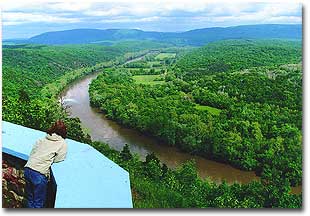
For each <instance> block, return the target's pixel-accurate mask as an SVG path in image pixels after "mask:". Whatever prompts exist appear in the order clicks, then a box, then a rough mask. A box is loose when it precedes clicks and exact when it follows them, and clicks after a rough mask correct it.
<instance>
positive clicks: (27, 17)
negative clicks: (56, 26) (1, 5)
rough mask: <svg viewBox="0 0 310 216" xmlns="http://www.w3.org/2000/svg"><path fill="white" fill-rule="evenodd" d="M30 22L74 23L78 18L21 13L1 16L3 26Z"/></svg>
mask: <svg viewBox="0 0 310 216" xmlns="http://www.w3.org/2000/svg"><path fill="white" fill-rule="evenodd" d="M31 22H43V23H44V22H46V23H64V22H65V23H76V22H80V19H78V18H67V17H61V16H51V15H48V14H31V13H22V12H7V13H4V14H3V25H19V24H23V23H31Z"/></svg>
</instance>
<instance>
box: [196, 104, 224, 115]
mask: <svg viewBox="0 0 310 216" xmlns="http://www.w3.org/2000/svg"><path fill="white" fill-rule="evenodd" d="M195 108H196V109H197V110H202V111H204V110H208V111H209V112H210V113H211V114H214V115H219V114H220V113H221V110H220V109H217V108H214V107H210V106H204V105H199V104H196V106H195Z"/></svg>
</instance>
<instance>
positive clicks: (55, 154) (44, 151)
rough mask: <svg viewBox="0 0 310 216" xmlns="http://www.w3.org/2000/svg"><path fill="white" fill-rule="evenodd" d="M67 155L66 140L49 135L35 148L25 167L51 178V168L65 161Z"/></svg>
mask: <svg viewBox="0 0 310 216" xmlns="http://www.w3.org/2000/svg"><path fill="white" fill-rule="evenodd" d="M66 155H67V144H66V142H65V140H64V139H63V138H62V137H61V136H59V135H57V134H55V133H53V134H52V135H49V134H47V135H46V137H45V138H43V139H40V140H38V141H37V142H36V144H35V145H34V146H33V148H32V150H31V153H30V156H29V159H28V161H27V163H26V165H25V167H29V168H31V169H33V170H36V171H38V172H40V173H41V174H43V175H45V176H46V177H48V178H49V175H50V171H49V169H50V167H51V165H52V164H53V163H57V162H60V161H63V160H64V159H65V158H66Z"/></svg>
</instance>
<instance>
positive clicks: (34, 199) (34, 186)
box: [25, 167, 48, 208]
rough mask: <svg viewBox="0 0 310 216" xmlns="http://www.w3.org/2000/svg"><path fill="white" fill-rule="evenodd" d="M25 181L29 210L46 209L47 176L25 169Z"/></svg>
mask: <svg viewBox="0 0 310 216" xmlns="http://www.w3.org/2000/svg"><path fill="white" fill-rule="evenodd" d="M25 179H26V193H27V199H28V208H44V205H45V201H46V194H47V182H48V180H47V178H46V176H45V175H43V174H41V173H39V172H37V171H35V170H32V169H30V168H28V167H25Z"/></svg>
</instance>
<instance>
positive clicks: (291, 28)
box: [7, 24, 302, 46]
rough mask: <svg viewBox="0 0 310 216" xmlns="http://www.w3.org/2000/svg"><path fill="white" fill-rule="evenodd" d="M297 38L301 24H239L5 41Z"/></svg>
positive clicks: (82, 31)
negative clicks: (180, 30) (177, 30)
mask: <svg viewBox="0 0 310 216" xmlns="http://www.w3.org/2000/svg"><path fill="white" fill-rule="evenodd" d="M272 38H274V39H279V38H282V39H301V38H302V26H301V25H281V24H265V25H243V26H232V27H214V28H203V29H194V30H190V31H185V32H155V31H142V30H138V29H72V30H65V31H55V32H46V33H43V34H40V35H36V36H34V37H31V38H30V39H26V40H24V41H20V40H16V41H14V40H9V41H7V42H16V43H32V44H49V45H52V44H54V45H55V44H87V43H102V44H105V45H109V44H113V43H115V42H117V41H122V40H146V41H148V40H152V41H160V42H166V43H171V44H174V45H178V46H184V45H193V46H203V45H205V44H207V43H210V42H214V41H220V40H227V39H272Z"/></svg>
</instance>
